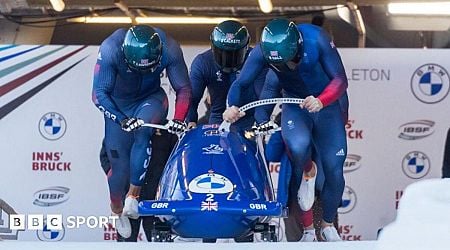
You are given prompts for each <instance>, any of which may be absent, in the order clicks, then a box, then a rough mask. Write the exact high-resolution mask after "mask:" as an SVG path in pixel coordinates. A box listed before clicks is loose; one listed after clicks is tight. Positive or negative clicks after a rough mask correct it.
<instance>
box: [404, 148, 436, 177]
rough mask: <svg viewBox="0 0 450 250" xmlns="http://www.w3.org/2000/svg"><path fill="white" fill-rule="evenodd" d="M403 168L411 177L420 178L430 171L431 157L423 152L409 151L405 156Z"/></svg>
mask: <svg viewBox="0 0 450 250" xmlns="http://www.w3.org/2000/svg"><path fill="white" fill-rule="evenodd" d="M402 170H403V173H404V174H405V175H406V176H408V177H409V178H411V179H420V178H422V177H424V176H425V175H427V174H428V172H430V159H429V158H428V156H426V155H425V154H424V153H422V152H419V151H413V152H409V153H408V154H407V155H406V156H405V157H404V158H403V162H402Z"/></svg>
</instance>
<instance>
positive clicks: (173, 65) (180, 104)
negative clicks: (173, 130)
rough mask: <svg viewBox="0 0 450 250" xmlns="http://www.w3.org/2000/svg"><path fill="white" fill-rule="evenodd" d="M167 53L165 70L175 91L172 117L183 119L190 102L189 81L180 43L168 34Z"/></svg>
mask: <svg viewBox="0 0 450 250" xmlns="http://www.w3.org/2000/svg"><path fill="white" fill-rule="evenodd" d="M167 54H168V59H169V64H168V66H167V68H166V71H167V75H168V76H169V81H170V84H171V85H172V88H173V89H174V90H175V92H176V100H175V115H174V119H175V120H179V121H184V119H185V118H186V115H187V113H188V111H189V105H190V103H191V94H192V89H191V83H190V81H189V75H188V70H187V67H186V63H185V62H184V58H183V52H182V51H181V48H180V45H179V44H178V43H177V42H176V41H175V40H173V38H170V37H169V36H167Z"/></svg>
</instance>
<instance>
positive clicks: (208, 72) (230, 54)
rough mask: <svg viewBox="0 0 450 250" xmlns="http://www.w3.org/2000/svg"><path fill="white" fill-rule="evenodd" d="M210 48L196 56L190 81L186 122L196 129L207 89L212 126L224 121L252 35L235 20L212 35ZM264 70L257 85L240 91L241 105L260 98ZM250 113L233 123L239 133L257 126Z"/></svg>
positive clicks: (222, 25)
mask: <svg viewBox="0 0 450 250" xmlns="http://www.w3.org/2000/svg"><path fill="white" fill-rule="evenodd" d="M210 40H211V49H209V50H207V51H205V52H203V53H201V54H199V55H198V56H196V57H195V59H194V61H193V62H192V65H191V72H190V80H191V84H192V104H191V107H190V109H189V114H188V118H187V121H188V122H189V127H195V126H196V123H197V119H198V112H197V109H198V105H199V103H200V100H201V98H202V97H203V93H204V92H205V88H208V92H209V97H210V103H211V108H210V112H211V113H210V116H209V123H210V124H219V123H221V122H222V121H223V119H222V113H223V112H224V111H225V108H226V99H227V94H228V90H229V88H230V86H231V83H232V82H233V81H234V80H235V79H236V78H237V77H239V74H240V69H241V68H242V65H243V64H244V62H245V60H246V58H247V56H248V53H249V52H250V51H251V49H252V48H250V47H249V42H250V35H249V32H248V30H247V28H246V27H245V26H243V25H242V24H241V23H239V22H237V21H233V20H228V21H224V22H222V23H220V24H218V25H217V26H216V27H215V28H214V30H213V32H212V33H211V37H210ZM266 72H267V70H263V71H261V73H260V74H259V75H258V76H257V77H256V80H255V81H254V84H252V85H251V86H249V87H248V88H245V89H244V90H243V91H242V92H241V97H240V101H239V105H243V104H245V103H248V102H251V101H255V100H257V99H258V97H259V94H260V93H261V90H262V87H263V85H264V80H265V73H266ZM254 121H255V120H254V116H253V114H250V115H248V116H246V117H244V118H243V119H241V120H239V121H238V122H237V123H236V124H234V125H235V126H236V127H237V128H238V129H239V130H241V131H242V130H246V129H250V128H251V127H252V125H253V123H254Z"/></svg>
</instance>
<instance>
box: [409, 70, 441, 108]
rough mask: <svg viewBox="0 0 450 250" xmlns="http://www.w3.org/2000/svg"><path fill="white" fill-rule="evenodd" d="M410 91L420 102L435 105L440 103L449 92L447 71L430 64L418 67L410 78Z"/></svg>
mask: <svg viewBox="0 0 450 250" xmlns="http://www.w3.org/2000/svg"><path fill="white" fill-rule="evenodd" d="M411 90H412V92H413V94H414V96H415V97H416V98H417V99H418V100H419V101H421V102H424V103H437V102H440V101H442V100H443V99H444V98H445V97H446V96H447V95H448V92H449V90H450V78H449V75H448V72H447V70H445V68H443V67H442V66H440V65H437V64H432V63H430V64H424V65H422V66H420V67H419V68H418V69H416V71H415V72H414V75H413V76H412V78H411Z"/></svg>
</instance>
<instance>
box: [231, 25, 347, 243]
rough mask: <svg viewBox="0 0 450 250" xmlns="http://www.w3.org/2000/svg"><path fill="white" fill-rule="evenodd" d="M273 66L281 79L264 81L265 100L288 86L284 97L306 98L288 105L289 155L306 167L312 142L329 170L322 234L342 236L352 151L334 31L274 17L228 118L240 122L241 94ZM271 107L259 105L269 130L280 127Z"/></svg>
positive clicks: (261, 122)
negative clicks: (339, 225) (339, 218)
mask: <svg viewBox="0 0 450 250" xmlns="http://www.w3.org/2000/svg"><path fill="white" fill-rule="evenodd" d="M266 68H271V69H272V70H273V72H274V73H275V77H276V80H274V81H268V82H266V84H265V85H264V89H263V91H262V93H261V96H260V99H267V98H273V97H275V96H277V95H278V93H279V92H280V91H282V93H283V96H284V97H290V98H304V99H305V101H304V102H303V103H302V104H300V107H299V106H298V105H294V104H283V106H282V118H281V127H282V128H283V129H282V136H283V140H284V142H285V144H286V147H287V150H288V156H289V158H290V161H291V163H292V164H293V166H294V167H295V168H300V169H301V171H300V172H302V171H303V166H305V163H306V161H308V160H309V159H310V158H311V148H312V142H314V145H315V148H316V150H317V154H318V155H319V156H320V159H321V161H322V165H323V171H324V175H325V181H324V186H323V190H322V193H321V198H322V201H323V203H324V207H323V210H324V213H323V220H322V225H321V236H322V237H323V238H324V240H326V241H341V238H340V236H339V234H338V233H337V230H336V228H335V227H333V224H332V222H333V219H334V217H335V216H336V214H337V209H338V207H339V205H340V202H341V198H342V193H343V190H344V185H345V180H344V176H343V163H344V160H345V157H346V154H347V142H346V134H345V128H344V122H343V118H342V115H341V110H340V106H339V103H338V101H337V100H338V99H339V98H340V97H341V96H342V95H343V94H344V93H345V91H346V89H347V85H348V83H347V78H346V74H345V70H344V67H343V64H342V61H341V59H340V56H339V54H338V52H337V49H336V47H335V45H334V43H333V42H332V40H331V39H330V37H329V35H328V34H327V33H326V32H325V31H324V30H323V29H321V28H320V27H317V26H315V25H311V24H300V25H298V26H296V25H295V24H294V23H293V22H290V21H288V20H286V19H274V20H272V21H271V22H269V23H268V24H267V25H266V26H265V27H264V30H263V32H262V35H261V43H260V44H259V46H256V48H255V49H254V50H253V51H252V53H250V55H249V58H248V60H247V61H246V63H245V64H244V66H243V69H242V72H241V77H239V78H238V79H237V80H236V81H235V82H234V83H233V85H232V86H231V88H230V91H229V94H228V105H229V108H227V110H226V111H225V112H224V114H223V117H224V119H225V120H227V121H229V122H235V121H237V120H238V119H239V118H240V117H242V115H243V114H241V113H240V112H239V109H238V105H239V97H240V92H241V91H242V89H243V88H245V87H247V86H248V85H250V84H251V83H252V81H253V80H254V79H255V77H256V75H257V74H258V73H259V72H260V71H261V70H263V69H266ZM271 111H272V109H271V107H267V106H263V107H261V108H257V110H256V112H255V119H256V122H257V124H258V125H257V126H256V128H257V130H259V131H260V132H264V133H269V132H271V131H273V129H274V128H275V127H276V125H275V124H274V122H273V121H271V120H270V114H271Z"/></svg>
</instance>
